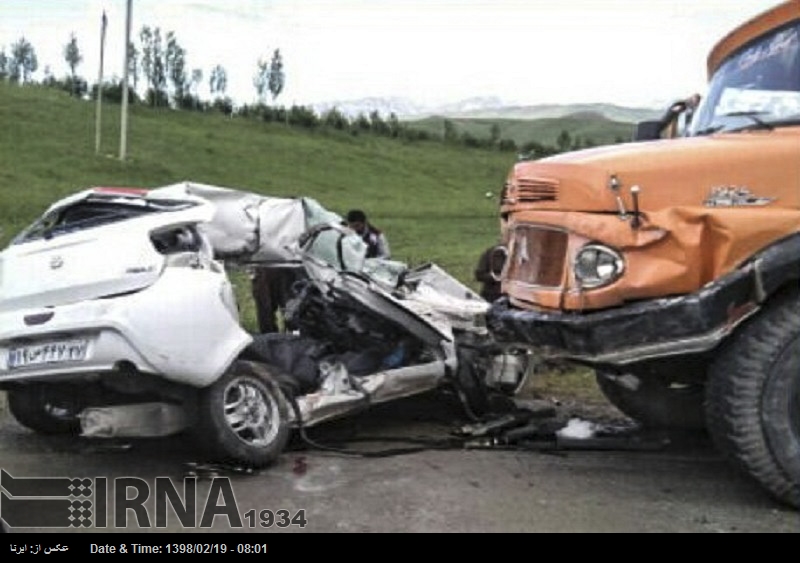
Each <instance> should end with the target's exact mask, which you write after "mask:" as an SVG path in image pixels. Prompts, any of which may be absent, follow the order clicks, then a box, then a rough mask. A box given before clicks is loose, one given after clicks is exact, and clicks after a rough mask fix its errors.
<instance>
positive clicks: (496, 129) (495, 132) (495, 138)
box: [489, 123, 502, 145]
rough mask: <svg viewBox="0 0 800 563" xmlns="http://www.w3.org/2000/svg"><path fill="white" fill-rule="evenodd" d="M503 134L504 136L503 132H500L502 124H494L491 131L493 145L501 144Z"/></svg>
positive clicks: (490, 136)
mask: <svg viewBox="0 0 800 563" xmlns="http://www.w3.org/2000/svg"><path fill="white" fill-rule="evenodd" d="M501 134H502V131H501V130H500V124H499V123H492V128H491V130H490V131H489V138H490V139H491V140H492V144H493V145H496V144H497V143H499V142H500V135H501Z"/></svg>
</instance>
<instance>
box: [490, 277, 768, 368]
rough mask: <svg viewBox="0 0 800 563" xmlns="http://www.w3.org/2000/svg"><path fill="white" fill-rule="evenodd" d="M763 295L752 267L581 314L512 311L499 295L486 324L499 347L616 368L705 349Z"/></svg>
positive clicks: (754, 307)
mask: <svg viewBox="0 0 800 563" xmlns="http://www.w3.org/2000/svg"><path fill="white" fill-rule="evenodd" d="M765 293H766V291H765V288H764V280H763V277H762V275H761V272H760V270H759V268H758V267H757V263H753V264H751V265H750V266H749V267H746V268H743V269H741V270H737V271H735V272H733V273H731V274H729V275H728V276H725V277H724V278H722V279H720V280H719V281H717V282H715V283H713V284H709V285H707V286H706V287H704V288H703V289H701V290H700V291H698V292H696V293H692V294H689V295H684V296H679V297H671V298H665V299H654V300H648V301H640V302H635V303H631V304H629V305H626V306H623V307H618V308H614V309H604V310H600V311H593V312H586V313H580V312H569V311H558V310H546V309H542V310H524V309H518V308H515V307H513V306H512V305H511V304H510V303H509V300H508V298H507V297H503V298H501V299H499V300H498V301H496V302H495V303H494V304H493V305H492V307H491V309H490V310H489V313H488V316H487V322H488V324H489V328H490V330H491V331H492V332H493V334H494V336H495V337H496V338H497V339H498V340H499V341H502V342H513V343H522V344H527V345H531V346H534V347H536V348H540V349H542V350H543V351H545V352H546V353H547V355H549V356H553V357H562V358H566V359H571V360H576V361H580V362H583V363H587V364H590V365H620V366H622V365H630V364H635V363H639V362H644V361H648V360H653V359H657V358H663V357H668V356H678V355H688V354H698V353H702V352H706V351H709V350H711V349H713V348H714V347H715V346H716V345H717V344H719V343H720V341H722V340H723V339H724V338H725V337H726V336H727V335H728V334H729V333H730V332H732V331H733V330H734V328H736V326H738V325H739V323H741V322H742V321H744V320H745V319H746V318H748V317H749V316H750V315H752V314H754V313H755V312H757V311H758V309H759V308H760V303H761V302H762V301H763V299H764V298H765Z"/></svg>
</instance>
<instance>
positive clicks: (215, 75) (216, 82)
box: [208, 65, 228, 96]
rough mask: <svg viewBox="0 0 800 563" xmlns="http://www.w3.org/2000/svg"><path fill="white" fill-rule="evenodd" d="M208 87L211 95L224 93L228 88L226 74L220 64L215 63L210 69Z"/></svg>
mask: <svg viewBox="0 0 800 563" xmlns="http://www.w3.org/2000/svg"><path fill="white" fill-rule="evenodd" d="M208 89H209V90H210V91H211V95H212V96H213V95H214V94H219V95H221V96H224V95H225V90H227V89H228V74H227V73H226V72H225V69H224V68H223V67H222V65H217V66H215V67H214V68H212V69H211V77H210V78H209V80H208Z"/></svg>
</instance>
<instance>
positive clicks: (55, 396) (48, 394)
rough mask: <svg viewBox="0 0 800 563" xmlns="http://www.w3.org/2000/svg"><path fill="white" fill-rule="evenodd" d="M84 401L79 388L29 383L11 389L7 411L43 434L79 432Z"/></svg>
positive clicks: (29, 427) (21, 422)
mask: <svg viewBox="0 0 800 563" xmlns="http://www.w3.org/2000/svg"><path fill="white" fill-rule="evenodd" d="M81 409H82V406H81V401H80V399H79V398H78V396H77V393H76V390H73V389H64V388H63V387H59V386H55V385H52V386H51V385H27V386H24V387H19V388H17V389H11V390H10V391H9V392H8V410H9V411H10V412H11V415H12V416H13V417H14V418H15V419H16V421H17V422H19V423H20V424H21V425H22V426H24V427H26V428H28V429H30V430H33V431H34V432H38V433H40V434H79V433H80V430H81V423H80V419H79V418H78V413H79V412H80V411H81Z"/></svg>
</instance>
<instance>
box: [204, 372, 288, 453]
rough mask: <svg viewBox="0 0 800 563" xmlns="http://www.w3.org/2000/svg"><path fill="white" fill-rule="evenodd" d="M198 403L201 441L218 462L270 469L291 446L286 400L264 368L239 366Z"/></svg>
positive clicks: (228, 373)
mask: <svg viewBox="0 0 800 563" xmlns="http://www.w3.org/2000/svg"><path fill="white" fill-rule="evenodd" d="M199 399H200V400H199V407H200V408H199V417H198V425H197V426H198V430H199V434H198V436H197V437H198V439H199V440H200V441H201V445H205V446H206V447H208V448H209V449H210V450H211V453H212V455H213V456H214V457H215V458H216V459H218V460H219V461H227V462H231V463H235V464H238V465H241V466H244V467H252V468H260V467H266V466H268V465H270V464H272V463H273V462H274V461H275V460H276V459H277V458H278V456H280V454H281V452H282V451H283V449H284V448H285V447H286V443H287V442H288V440H289V416H288V412H289V411H288V406H287V402H286V399H285V397H284V395H283V392H282V391H281V389H280V387H279V386H278V384H277V383H276V382H275V381H274V379H273V378H272V376H271V374H270V372H269V370H268V369H267V368H265V367H264V366H262V365H260V364H255V363H251V362H244V361H237V362H235V363H234V364H233V366H232V367H231V368H230V369H229V370H228V371H227V372H226V373H225V375H223V376H222V377H221V378H220V379H219V380H217V381H216V382H215V383H214V384H212V385H211V386H210V387H208V388H206V389H204V390H203V391H202V392H201V394H200V398H199Z"/></svg>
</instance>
